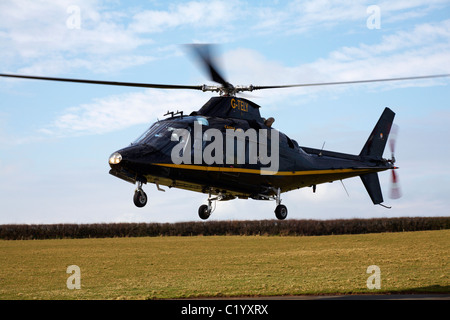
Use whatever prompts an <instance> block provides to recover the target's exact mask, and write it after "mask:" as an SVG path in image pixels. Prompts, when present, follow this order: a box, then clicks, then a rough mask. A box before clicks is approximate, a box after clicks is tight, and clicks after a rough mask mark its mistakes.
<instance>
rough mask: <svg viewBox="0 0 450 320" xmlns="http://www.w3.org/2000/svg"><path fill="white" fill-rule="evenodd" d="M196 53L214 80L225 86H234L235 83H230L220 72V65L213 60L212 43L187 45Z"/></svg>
mask: <svg viewBox="0 0 450 320" xmlns="http://www.w3.org/2000/svg"><path fill="white" fill-rule="evenodd" d="M187 46H188V47H189V48H190V49H191V50H192V52H194V55H195V56H196V57H197V58H198V59H199V60H200V64H201V65H202V66H203V67H204V68H205V69H206V71H207V72H208V73H209V77H210V79H211V80H212V81H214V82H217V83H220V84H221V85H222V86H224V87H225V88H233V85H232V84H230V83H229V82H228V81H226V80H225V78H224V77H223V76H222V74H221V73H220V72H219V67H218V66H217V64H215V63H214V62H213V60H212V56H213V55H212V54H211V49H212V47H213V46H212V45H210V44H190V45H187Z"/></svg>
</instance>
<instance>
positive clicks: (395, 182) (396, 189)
mask: <svg viewBox="0 0 450 320" xmlns="http://www.w3.org/2000/svg"><path fill="white" fill-rule="evenodd" d="M397 134H398V126H397V125H395V124H393V125H392V128H391V133H390V138H389V147H390V149H391V159H390V160H389V162H390V163H392V165H393V167H392V171H391V172H392V175H391V190H390V194H389V197H390V198H391V199H399V198H400V197H401V196H402V193H401V190H400V184H399V179H398V175H397V174H396V173H395V170H396V169H398V167H395V166H394V164H395V145H396V142H397Z"/></svg>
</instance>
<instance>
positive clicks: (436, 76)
mask: <svg viewBox="0 0 450 320" xmlns="http://www.w3.org/2000/svg"><path fill="white" fill-rule="evenodd" d="M443 77H450V74H435V75H428V76H413V77H401V78H385V79H369V80H354V81H337V82H316V83H302V84H288V85H280V86H253V90H262V89H281V88H295V87H313V86H331V85H338V84H352V83H370V82H386V81H402V80H417V79H431V78H443Z"/></svg>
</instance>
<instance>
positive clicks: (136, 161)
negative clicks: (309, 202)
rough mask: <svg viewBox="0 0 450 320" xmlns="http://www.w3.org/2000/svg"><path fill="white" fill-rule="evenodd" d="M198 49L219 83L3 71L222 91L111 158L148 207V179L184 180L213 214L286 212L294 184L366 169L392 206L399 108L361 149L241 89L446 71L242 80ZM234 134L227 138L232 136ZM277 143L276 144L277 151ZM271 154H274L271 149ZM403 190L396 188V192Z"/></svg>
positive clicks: (376, 191)
mask: <svg viewBox="0 0 450 320" xmlns="http://www.w3.org/2000/svg"><path fill="white" fill-rule="evenodd" d="M192 48H193V49H194V50H193V51H194V52H195V53H196V55H197V56H198V57H199V58H200V61H201V63H202V65H203V66H204V67H206V70H207V71H208V73H209V75H210V78H211V80H213V81H214V82H216V83H218V84H219V85H217V86H208V85H199V86H189V85H164V84H147V83H130V82H113V81H97V80H82V79H69V78H50V77H38V76H26V75H13V74H0V76H3V77H11V78H25V79H36V80H50V81H65V82H75V83H91V84H103V85H115V86H131V87H143V88H159V89H190V90H201V91H213V92H218V93H219V96H217V97H213V98H211V99H210V100H209V101H208V102H206V104H205V105H203V106H202V107H201V108H200V109H199V110H198V111H195V112H192V113H191V114H189V115H185V114H183V112H181V111H177V112H167V113H166V114H165V115H164V116H169V117H168V118H166V119H164V120H159V121H157V122H156V123H154V124H153V125H151V126H150V128H149V129H148V130H147V131H146V132H144V134H142V136H141V137H139V138H138V139H137V140H136V141H134V142H133V143H132V144H131V145H130V146H128V147H125V148H123V149H120V150H118V151H116V152H114V153H112V155H111V156H110V158H109V165H110V167H111V169H110V171H109V173H110V174H112V175H114V176H116V177H118V178H120V179H123V180H125V181H128V182H130V183H133V184H136V185H137V187H136V190H135V193H134V197H133V200H134V204H135V205H136V206H137V207H144V206H145V205H146V203H147V195H146V193H145V192H144V191H143V188H142V187H143V185H144V184H146V183H153V184H155V185H156V187H157V189H158V190H161V191H164V190H163V189H162V188H161V187H160V186H167V187H169V188H172V187H174V188H180V189H186V190H191V191H196V192H201V193H205V194H208V199H207V204H203V205H201V206H200V208H199V209H198V214H199V216H200V218H201V219H208V218H209V216H210V214H211V211H212V201H215V200H219V201H225V200H232V199H235V198H239V199H248V198H251V199H255V200H275V201H276V208H275V215H276V217H277V218H278V219H280V220H283V219H285V218H286V217H287V213H288V211H287V208H286V206H285V205H283V204H281V194H282V193H284V192H287V191H291V190H294V189H299V188H303V187H311V188H312V190H313V192H315V191H316V186H317V185H318V184H321V183H328V182H332V181H336V180H343V179H347V178H351V177H356V176H359V177H360V178H361V180H362V182H363V184H364V186H365V188H366V190H367V192H368V194H369V196H370V198H371V200H372V202H373V203H374V204H379V205H382V206H384V205H383V204H382V203H383V195H382V192H381V188H380V183H379V179H378V172H381V171H385V170H392V178H393V182H394V183H395V182H396V180H397V178H396V175H395V171H394V170H395V169H398V167H396V166H395V165H394V164H395V157H394V149H393V145H391V149H392V150H391V151H392V157H391V159H384V158H382V156H383V152H384V149H385V146H386V142H387V140H388V137H389V134H390V132H391V128H392V124H393V120H394V116H395V113H394V112H393V111H392V110H390V109H389V108H386V109H385V110H384V112H383V113H382V115H381V117H380V118H379V120H378V122H377V123H376V125H375V127H374V129H373V131H372V132H371V134H370V135H369V138H368V139H367V142H366V143H365V145H364V146H363V148H362V149H361V152H360V153H359V154H358V155H351V154H344V153H339V152H333V151H328V150H322V149H315V148H310V147H304V146H299V145H298V143H297V142H296V141H295V140H293V139H290V138H289V137H288V136H287V135H285V134H283V133H282V132H279V131H277V130H276V129H274V128H273V127H272V123H273V121H274V119H273V118H268V119H264V118H262V117H261V115H260V111H259V110H260V106H259V105H257V104H255V103H253V102H252V101H250V100H248V99H245V98H241V97H237V96H236V94H238V93H240V92H244V91H250V92H251V91H254V90H262V89H280V88H292V87H304V86H318V85H337V84H349V83H367V82H381V81H399V80H410V79H424V78H435V77H446V76H449V75H448V74H446V75H431V76H417V77H404V78H390V79H374V80H357V81H346V82H328V83H310V84H294V85H275V86H253V85H250V86H234V85H232V84H231V83H229V82H228V81H226V80H225V79H224V77H223V76H222V75H221V73H220V72H219V71H218V68H217V66H216V65H215V64H214V63H213V61H212V56H211V53H210V46H208V45H193V46H192ZM224 141H226V142H224ZM269 150H270V152H269ZM269 154H270V155H269ZM398 196H399V192H395V194H393V197H394V198H397V197H398Z"/></svg>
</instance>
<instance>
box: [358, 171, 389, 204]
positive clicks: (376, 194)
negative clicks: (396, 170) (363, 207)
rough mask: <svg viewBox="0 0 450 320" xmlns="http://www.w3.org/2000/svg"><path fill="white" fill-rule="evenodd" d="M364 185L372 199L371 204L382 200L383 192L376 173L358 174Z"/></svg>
mask: <svg viewBox="0 0 450 320" xmlns="http://www.w3.org/2000/svg"><path fill="white" fill-rule="evenodd" d="M359 177H360V178H361V180H362V182H363V184H364V187H366V190H367V193H368V194H369V196H370V199H372V202H373V204H380V203H382V202H383V201H384V200H383V193H382V192H381V187H380V181H379V180H378V173H376V172H373V173H367V174H362V175H360V176H359Z"/></svg>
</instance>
